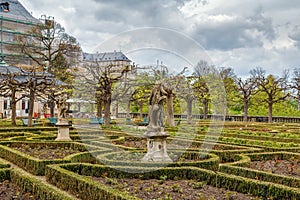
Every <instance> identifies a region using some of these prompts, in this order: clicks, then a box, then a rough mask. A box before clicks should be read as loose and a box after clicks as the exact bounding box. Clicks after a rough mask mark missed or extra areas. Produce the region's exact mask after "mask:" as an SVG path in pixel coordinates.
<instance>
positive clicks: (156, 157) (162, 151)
mask: <svg viewBox="0 0 300 200" xmlns="http://www.w3.org/2000/svg"><path fill="white" fill-rule="evenodd" d="M144 136H145V137H146V138H147V154H146V155H145V156H144V157H143V158H142V161H143V162H172V160H171V158H170V157H169V156H168V153H167V143H166V140H167V137H169V136H170V135H169V134H167V133H165V132H163V128H161V131H159V132H149V131H147V132H146V133H145V134H144Z"/></svg>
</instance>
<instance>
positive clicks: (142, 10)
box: [20, 0, 300, 76]
mask: <svg viewBox="0 0 300 200" xmlns="http://www.w3.org/2000/svg"><path fill="white" fill-rule="evenodd" d="M20 2H21V3H22V4H23V5H24V7H25V8H26V9H27V10H28V11H29V12H32V14H33V16H34V17H36V18H39V17H40V16H41V15H42V14H46V15H50V16H54V17H55V20H56V21H58V22H59V23H60V24H62V25H63V26H64V27H65V29H66V31H67V33H69V34H70V35H72V36H74V37H76V38H77V40H78V41H79V43H80V44H81V46H82V48H83V50H84V51H85V52H93V51H95V49H96V47H97V46H99V45H100V44H101V43H102V42H104V41H107V40H108V41H112V40H114V39H111V38H114V37H116V35H119V34H120V33H121V35H122V33H123V32H126V31H129V32H130V31H133V30H137V29H141V28H145V27H158V28H162V29H161V30H165V31H162V32H164V33H163V34H167V35H168V34H170V33H171V32H172V31H174V33H175V32H176V33H178V34H182V35H184V36H186V38H189V39H179V37H177V36H176V34H175V36H174V34H170V38H173V39H174V40H171V39H170V40H169V41H168V43H174V44H170V46H172V48H173V47H174V46H177V47H176V48H177V50H178V48H180V47H183V46H186V45H189V44H188V42H187V40H193V41H194V42H195V43H198V44H200V45H201V46H202V47H203V49H204V50H205V52H206V54H207V55H208V56H209V57H210V59H211V60H212V61H213V63H214V64H215V65H216V66H223V67H232V68H233V69H234V71H235V73H236V74H238V75H241V76H248V75H249V70H250V69H252V68H255V67H263V68H264V69H265V70H266V71H267V73H272V74H276V75H280V74H281V72H282V71H283V69H290V70H292V69H293V68H295V67H300V20H299V19H300V2H299V0H288V1H284V0H242V1H241V0H227V1H223V0H186V1H184V0H153V1H146V0H144V1H143V0H110V1H103V0H85V1H82V0H64V1H61V0H51V1H49V0H20ZM166 30H169V32H168V31H166ZM170 30H172V31H170ZM149 32H150V33H151V31H149ZM173 36H174V37H173ZM144 37H151V35H150V36H149V34H144ZM152 37H153V35H152ZM137 38H139V37H137ZM142 40H144V39H142ZM172 41H173V42H172ZM156 42H157V41H156ZM160 42H161V43H163V42H165V40H163V38H161V39H160ZM125 46H126V43H124V44H123V43H119V49H122V51H123V49H126V47H125ZM154 46H155V45H154ZM155 47H156V46H155ZM117 50H118V49H117ZM181 50H182V49H181ZM148 53H149V54H151V55H152V56H154V55H155V53H153V52H152V51H149V52H148ZM156 54H161V55H164V54H163V53H161V52H160V53H159V51H156ZM175 54H180V51H179V53H178V52H175ZM136 55H138V54H135V56H136ZM129 57H130V56H129ZM132 57H134V55H133V54H132ZM166 57H167V56H166ZM171 57H172V56H169V57H168V59H171ZM130 58H131V57H130ZM131 59H132V58H131ZM159 59H162V60H163V58H159ZM136 62H137V63H139V62H142V61H140V60H138V61H136Z"/></svg>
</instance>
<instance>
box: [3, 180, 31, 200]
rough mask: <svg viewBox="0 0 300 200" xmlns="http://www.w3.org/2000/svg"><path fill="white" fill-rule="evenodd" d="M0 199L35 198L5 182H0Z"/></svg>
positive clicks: (24, 199) (19, 199)
mask: <svg viewBox="0 0 300 200" xmlns="http://www.w3.org/2000/svg"><path fill="white" fill-rule="evenodd" d="M0 199H1V200H12V199H14V200H35V199H36V198H35V197H34V196H33V195H31V194H30V193H27V192H24V191H22V190H21V189H20V188H19V187H17V186H15V185H14V184H12V183H11V182H10V181H8V180H6V181H4V182H0Z"/></svg>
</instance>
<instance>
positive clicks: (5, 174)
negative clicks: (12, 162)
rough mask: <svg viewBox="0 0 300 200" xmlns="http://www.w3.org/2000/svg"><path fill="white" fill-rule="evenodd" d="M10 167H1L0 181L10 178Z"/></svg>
mask: <svg viewBox="0 0 300 200" xmlns="http://www.w3.org/2000/svg"><path fill="white" fill-rule="evenodd" d="M10 170H11V169H10V168H6V169H5V168H2V169H0V182H3V181H5V180H10Z"/></svg>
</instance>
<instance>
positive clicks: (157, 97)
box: [148, 82, 167, 131]
mask: <svg viewBox="0 0 300 200" xmlns="http://www.w3.org/2000/svg"><path fill="white" fill-rule="evenodd" d="M166 94H167V93H166V91H165V90H164V88H163V85H162V83H159V82H158V83H156V85H155V86H154V88H153V90H152V93H151V96H150V102H149V104H150V106H149V125H148V127H149V128H150V129H152V130H154V131H155V130H160V128H161V127H163V121H164V119H163V109H164V107H163V102H164V100H165V99H166V98H167V97H166Z"/></svg>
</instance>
